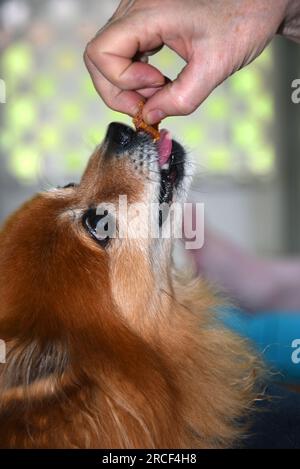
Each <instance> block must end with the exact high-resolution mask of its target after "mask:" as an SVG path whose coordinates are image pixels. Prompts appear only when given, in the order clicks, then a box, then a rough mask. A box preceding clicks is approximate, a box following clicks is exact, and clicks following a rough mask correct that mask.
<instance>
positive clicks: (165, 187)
mask: <svg viewBox="0 0 300 469" xmlns="http://www.w3.org/2000/svg"><path fill="white" fill-rule="evenodd" d="M160 134H161V136H160V139H159V141H158V142H157V143H154V142H153V140H152V139H151V137H150V136H149V135H148V134H146V133H145V132H136V131H135V130H133V129H132V128H131V127H128V126H127V125H124V124H119V123H112V124H110V125H109V127H108V131H107V135H106V138H105V144H106V151H105V154H106V158H111V157H113V155H116V156H117V157H118V158H122V157H124V156H125V155H126V156H127V157H129V159H130V160H131V161H132V163H133V167H134V168H135V169H137V168H143V170H145V173H146V174H147V170H148V171H149V172H150V176H151V180H153V181H157V182H159V183H160V188H159V196H158V197H159V203H160V204H163V203H165V204H170V203H171V202H172V201H173V198H174V192H175V190H177V189H178V188H179V186H180V184H181V182H182V180H183V178H184V175H185V172H184V169H185V151H184V149H183V148H182V146H181V145H180V144H179V143H177V142H176V141H175V140H172V137H171V134H170V132H168V131H167V130H162V131H161V133H160ZM137 163H138V165H137ZM157 172H158V173H159V179H158V178H157V177H156V175H157ZM145 173H144V174H145ZM153 175H155V176H153ZM149 180H150V178H149Z"/></svg>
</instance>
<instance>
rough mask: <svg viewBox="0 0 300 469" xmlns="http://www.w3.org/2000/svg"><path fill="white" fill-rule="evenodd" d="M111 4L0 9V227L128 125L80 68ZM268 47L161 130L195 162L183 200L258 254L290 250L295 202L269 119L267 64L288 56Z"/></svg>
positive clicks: (67, 0)
mask: <svg viewBox="0 0 300 469" xmlns="http://www.w3.org/2000/svg"><path fill="white" fill-rule="evenodd" d="M118 3H119V2H118V1H114V0H101V1H99V0H85V1H79V0H47V1H46V0H39V1H37V0H5V1H2V2H0V21H1V30H0V45H1V58H0V70H1V71H0V78H2V79H3V80H5V83H6V91H7V96H6V104H1V105H0V112H1V115H0V119H1V121H0V125H1V127H0V128H1V133H0V168H1V176H0V201H1V205H0V219H1V218H3V217H4V216H5V215H7V214H8V213H10V212H11V210H13V209H14V208H15V207H16V206H17V205H18V204H19V203H20V202H21V201H22V200H24V199H25V198H27V197H28V196H29V195H30V194H31V193H33V192H34V191H36V190H38V189H40V188H48V187H50V186H52V185H54V186H56V185H60V184H63V183H66V182H69V181H70V180H72V181H73V180H75V181H76V180H78V179H79V177H80V174H81V172H82V170H83V169H84V167H85V164H86V162H87V159H88V157H89V155H90V153H91V152H92V150H93V148H94V146H95V145H96V144H98V143H99V142H100V141H101V140H102V138H103V136H104V134H105V131H106V127H107V125H108V124H109V123H110V122H111V121H116V120H117V121H123V122H126V123H130V120H129V118H128V117H127V116H124V115H121V114H118V113H115V112H113V111H111V110H110V109H108V108H107V107H106V106H105V105H104V104H103V103H102V101H101V100H100V98H99V97H98V95H97V94H96V92H95V90H94V88H93V85H92V83H91V80H90V78H89V75H88V73H87V71H86V69H85V67H84V64H83V60H82V54H83V50H84V48H85V45H86V43H87V41H88V40H90V39H91V37H92V36H93V35H94V34H95V33H96V31H97V30H98V29H99V28H100V27H101V26H102V25H103V24H104V23H105V22H106V21H107V19H108V18H109V17H110V16H111V14H112V13H113V11H114V9H115V8H116V6H117V4H118ZM277 49H279V48H276V44H275V45H272V46H269V47H268V48H267V49H266V50H265V51H264V53H263V54H262V55H261V56H260V57H259V58H258V59H257V60H256V61H255V62H254V63H253V64H251V65H250V66H248V67H247V68H246V69H244V70H242V71H241V72H239V73H237V74H235V75H234V76H233V77H231V78H230V79H229V80H228V81H227V82H226V83H224V84H223V85H221V86H220V87H218V89H216V90H215V92H214V93H213V94H212V95H211V96H210V97H209V98H208V99H207V100H206V102H205V103H204V104H203V105H202V106H201V107H200V108H199V109H198V110H197V111H196V112H195V113H194V114H193V115H192V116H188V117H183V118H172V119H168V120H166V121H165V123H164V126H167V127H168V128H169V129H170V130H171V131H172V133H173V134H174V135H175V137H176V138H177V139H178V140H179V141H181V142H182V143H183V144H184V145H185V146H186V147H187V149H188V151H189V153H190V155H191V158H192V159H193V161H194V162H195V170H196V177H195V182H194V186H193V192H192V197H193V198H197V199H198V200H201V201H204V202H205V204H206V207H207V214H208V218H209V221H210V223H211V224H212V225H215V226H216V227H217V228H219V229H220V230H222V231H224V232H227V233H228V234H230V236H231V237H233V238H234V239H235V240H236V241H237V242H239V243H240V244H242V245H244V246H245V247H248V248H249V249H251V250H253V251H258V252H262V253H277V252H283V251H289V250H292V249H294V250H295V249H296V248H297V246H293V243H292V238H291V235H290V232H291V231H293V230H292V226H290V225H291V223H292V221H291V220H292V219H293V216H292V214H290V215H289V216H288V217H287V216H286V211H290V207H289V206H288V205H287V200H289V199H291V198H292V200H294V199H293V197H292V195H291V194H289V196H288V198H289V199H288V198H287V193H286V192H285V191H286V190H288V189H287V187H288V184H287V180H286V178H285V175H286V174H287V173H288V170H286V169H284V167H283V166H284V165H283V166H282V165H281V160H282V159H283V153H284V149H283V147H282V145H281V144H282V142H284V141H285V139H288V140H289V139H290V137H287V135H286V131H287V130H288V131H290V128H289V125H286V126H285V127H284V126H283V127H282V128H281V126H280V125H279V120H280V118H278V112H277V111H278V108H280V106H281V104H280V103H281V102H282V99H283V98H282V97H280V96H278V93H277V91H276V89H277V88H276V87H277V86H278V83H277V82H278V80H277V79H276V77H277V76H278V74H280V73H282V70H281V67H280V65H278V57H277V56H278V55H280V54H281V55H282V54H283V55H284V56H285V55H286V51H285V50H282V51H281V52H278V50H277ZM152 63H154V64H156V65H157V67H159V68H160V69H161V70H163V71H164V73H165V74H166V75H167V76H169V77H170V78H174V77H176V75H177V74H178V72H179V70H180V68H181V67H182V65H183V64H182V61H181V60H180V59H178V58H177V57H176V55H175V54H174V53H173V52H172V51H170V50H168V49H167V48H165V49H163V50H162V51H161V52H160V53H159V54H158V55H157V56H155V57H154V58H153V59H152ZM294 78H296V77H294ZM284 86H288V87H290V83H289V82H288V81H286V82H285V84H284ZM279 113H280V111H279ZM281 132H285V134H284V135H281ZM291 174H292V175H293V171H292V172H291Z"/></svg>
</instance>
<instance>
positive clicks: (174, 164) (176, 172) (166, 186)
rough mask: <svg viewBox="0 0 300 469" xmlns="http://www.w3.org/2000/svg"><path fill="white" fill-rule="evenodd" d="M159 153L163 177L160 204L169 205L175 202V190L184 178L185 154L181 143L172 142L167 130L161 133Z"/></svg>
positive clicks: (158, 145)
mask: <svg viewBox="0 0 300 469" xmlns="http://www.w3.org/2000/svg"><path fill="white" fill-rule="evenodd" d="M157 151H158V163H159V168H160V176H161V178H160V193H159V203H160V204H162V203H167V204H169V203H171V202H172V200H173V192H174V189H177V187H178V186H179V184H180V183H181V181H182V179H183V177H184V161H185V152H184V150H183V148H182V147H181V145H180V144H179V143H177V142H175V141H174V140H172V138H171V134H170V132H168V131H167V130H162V131H161V138H160V140H159V142H158V143H157Z"/></svg>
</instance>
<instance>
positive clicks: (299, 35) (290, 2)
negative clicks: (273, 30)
mask: <svg viewBox="0 0 300 469" xmlns="http://www.w3.org/2000/svg"><path fill="white" fill-rule="evenodd" d="M278 34H281V35H282V36H284V37H286V38H288V39H291V40H292V41H296V42H300V0H287V2H286V10H285V17H284V19H283V21H282V23H281V25H280V27H279V29H278Z"/></svg>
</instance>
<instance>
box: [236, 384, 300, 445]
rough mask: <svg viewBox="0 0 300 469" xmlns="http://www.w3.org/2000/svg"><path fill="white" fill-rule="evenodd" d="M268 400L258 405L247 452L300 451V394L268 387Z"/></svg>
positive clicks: (246, 442) (245, 443)
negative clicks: (257, 450)
mask: <svg viewBox="0 0 300 469" xmlns="http://www.w3.org/2000/svg"><path fill="white" fill-rule="evenodd" d="M266 393H267V395H268V396H270V398H269V399H267V400H263V401H260V402H259V403H258V404H257V410H258V412H254V415H253V421H252V422H253V423H252V426H251V428H250V430H249V433H248V435H249V436H248V438H247V439H246V440H245V441H244V444H243V445H242V447H243V448H247V449H300V394H297V393H294V392H289V391H287V390H285V389H282V388H280V387H278V386H269V388H267V390H266Z"/></svg>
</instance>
